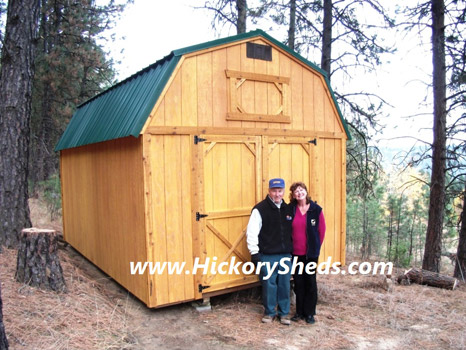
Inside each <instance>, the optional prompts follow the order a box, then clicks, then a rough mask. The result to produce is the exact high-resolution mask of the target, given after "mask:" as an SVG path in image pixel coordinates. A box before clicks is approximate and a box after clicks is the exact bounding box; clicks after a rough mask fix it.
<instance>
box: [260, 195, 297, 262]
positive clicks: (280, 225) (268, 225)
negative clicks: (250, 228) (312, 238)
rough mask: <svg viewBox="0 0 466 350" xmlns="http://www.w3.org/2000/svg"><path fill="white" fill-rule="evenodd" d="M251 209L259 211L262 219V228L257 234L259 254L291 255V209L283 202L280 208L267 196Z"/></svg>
mask: <svg viewBox="0 0 466 350" xmlns="http://www.w3.org/2000/svg"><path fill="white" fill-rule="evenodd" d="M253 209H257V210H259V213H260V214H261V217H262V228H261V230H260V232H259V253H261V254H291V252H292V251H293V242H292V240H291V223H292V222H293V217H292V214H291V208H290V206H289V205H288V204H286V203H285V202H284V201H283V202H282V204H281V206H280V208H277V206H276V205H275V203H274V202H273V201H272V200H271V199H270V197H269V196H267V197H266V198H265V199H264V200H263V201H262V202H259V203H258V204H257V205H256V206H255V207H254V208H253Z"/></svg>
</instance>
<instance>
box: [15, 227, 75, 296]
mask: <svg viewBox="0 0 466 350" xmlns="http://www.w3.org/2000/svg"><path fill="white" fill-rule="evenodd" d="M57 243H58V235H57V233H56V232H55V231H54V230H44V229H37V228H34V227H33V228H27V229H23V230H22V231H21V235H20V243H19V248H18V259H17V264H16V280H17V281H18V282H21V283H26V284H28V285H30V286H34V287H39V288H42V289H51V290H53V291H56V292H66V284H65V279H64V278H63V270H62V268H61V265H60V260H59V258H58V249H57V248H58V245H57Z"/></svg>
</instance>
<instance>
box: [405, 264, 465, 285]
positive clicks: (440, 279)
mask: <svg viewBox="0 0 466 350" xmlns="http://www.w3.org/2000/svg"><path fill="white" fill-rule="evenodd" d="M398 283H399V284H404V285H406V284H411V283H417V284H423V285H427V286H432V287H437V288H443V289H451V290H453V289H455V288H456V287H457V285H458V280H457V279H456V278H453V277H450V276H446V275H441V274H439V273H437V272H432V271H427V270H422V269H418V268H415V267H413V268H412V269H409V270H408V271H406V272H405V273H404V274H403V275H400V276H398Z"/></svg>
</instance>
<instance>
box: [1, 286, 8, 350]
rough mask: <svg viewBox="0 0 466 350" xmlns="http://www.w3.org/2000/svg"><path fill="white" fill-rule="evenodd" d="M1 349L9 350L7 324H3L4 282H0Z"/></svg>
mask: <svg viewBox="0 0 466 350" xmlns="http://www.w3.org/2000/svg"><path fill="white" fill-rule="evenodd" d="M0 350H8V339H7V338H6V333H5V326H4V325H3V303H2V284H1V283H0Z"/></svg>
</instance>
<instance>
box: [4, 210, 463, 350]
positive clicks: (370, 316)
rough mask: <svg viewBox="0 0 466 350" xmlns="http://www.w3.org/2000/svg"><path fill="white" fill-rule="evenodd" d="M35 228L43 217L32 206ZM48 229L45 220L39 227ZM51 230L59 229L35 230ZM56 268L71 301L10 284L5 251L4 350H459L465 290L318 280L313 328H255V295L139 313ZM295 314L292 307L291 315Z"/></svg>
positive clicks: (138, 307) (77, 272)
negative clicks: (202, 308) (203, 308)
mask: <svg viewBox="0 0 466 350" xmlns="http://www.w3.org/2000/svg"><path fill="white" fill-rule="evenodd" d="M31 208H32V211H33V220H36V221H35V222H36V223H37V218H38V217H40V218H42V219H44V218H45V217H48V216H47V215H44V213H43V212H41V211H42V210H44V209H43V206H42V205H41V204H40V203H32V205H31ZM44 220H45V221H46V219H44ZM41 225H49V226H51V227H55V228H59V227H60V223H59V221H55V222H48V223H47V222H42V223H41ZM60 259H61V263H62V267H63V269H64V274H65V278H66V282H67V285H68V289H69V292H68V293H67V294H55V293H51V292H45V291H40V290H37V289H34V288H31V287H28V286H24V285H21V284H19V283H17V282H15V281H14V273H15V268H16V251H15V250H9V249H4V251H3V253H2V254H0V263H1V266H2V269H1V272H0V279H1V282H2V298H3V306H4V310H3V314H4V321H5V327H6V332H7V337H8V340H9V343H10V349H186V348H189V349H192V350H195V349H219V348H222V349H251V348H252V349H275V348H281V349H289V350H294V349H305V348H313V349H402V348H403V349H404V348H406V347H409V348H410V349H439V348H441V349H464V348H465V347H466V339H465V332H464V325H465V324H466V303H465V300H466V287H465V285H461V286H460V287H459V288H458V289H456V290H454V291H449V290H443V289H437V288H432V287H426V286H420V285H411V286H400V285H396V284H394V285H393V287H392V289H391V290H390V291H386V290H385V289H383V288H381V287H380V284H379V283H378V280H377V279H376V278H372V277H366V276H361V275H356V276H349V275H344V276H342V275H338V276H336V275H328V276H325V275H319V276H318V283H319V304H318V314H317V316H316V320H317V323H316V324H315V325H312V326H309V325H307V324H305V323H303V322H299V323H293V324H292V325H291V326H290V327H286V326H282V325H280V324H279V323H278V322H274V323H273V324H271V325H270V324H269V325H267V324H262V323H261V322H260V318H261V314H262V306H261V304H260V294H259V291H258V289H253V290H249V291H243V292H238V293H233V294H229V295H226V296H219V297H215V298H212V299H211V303H212V311H210V312H202V313H199V312H198V311H196V310H195V309H194V308H193V307H192V306H191V305H190V304H181V305H175V306H171V307H167V308H162V309H147V308H146V307H145V306H144V305H143V304H142V303H140V302H139V301H138V300H136V299H135V298H134V297H132V296H131V295H129V294H128V293H127V292H126V291H125V290H124V289H123V288H121V287H120V286H119V285H118V284H117V283H115V282H114V281H113V280H112V279H110V278H109V277H107V276H106V275H104V274H103V273H102V272H101V271H100V270H98V269H97V268H96V267H94V266H93V265H92V264H90V263H89V262H88V261H87V260H86V259H85V258H83V257H82V256H81V255H80V254H78V253H77V252H76V251H75V250H74V249H73V248H71V247H70V246H66V247H65V246H61V249H60ZM292 308H293V307H292Z"/></svg>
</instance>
